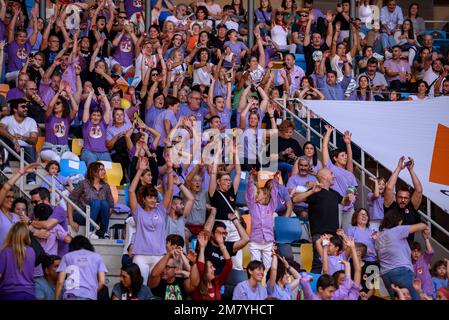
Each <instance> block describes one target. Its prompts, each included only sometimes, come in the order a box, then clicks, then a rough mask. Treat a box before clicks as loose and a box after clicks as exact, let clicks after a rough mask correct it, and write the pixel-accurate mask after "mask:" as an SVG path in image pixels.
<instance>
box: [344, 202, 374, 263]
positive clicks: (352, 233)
mask: <svg viewBox="0 0 449 320" xmlns="http://www.w3.org/2000/svg"><path fill="white" fill-rule="evenodd" d="M374 232H376V231H375V230H373V229H371V228H370V221H369V217H368V212H367V211H366V209H364V208H360V209H358V210H357V211H356V212H355V213H354V214H353V215H352V226H351V227H349V228H346V230H345V233H346V235H347V236H348V237H350V238H351V239H354V241H355V242H360V243H363V244H365V245H366V247H367V250H368V251H367V253H366V256H365V260H366V261H370V262H376V261H377V255H376V248H375V247H374V239H373V233H374Z"/></svg>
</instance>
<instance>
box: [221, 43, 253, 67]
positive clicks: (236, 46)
mask: <svg viewBox="0 0 449 320" xmlns="http://www.w3.org/2000/svg"><path fill="white" fill-rule="evenodd" d="M223 47H224V48H226V47H229V48H230V49H231V52H232V53H235V54H236V55H237V56H236V57H235V59H234V62H235V64H236V65H239V64H240V61H241V58H240V53H241V52H242V51H244V50H246V49H248V47H247V46H246V45H245V44H244V43H243V42H242V41H237V42H235V43H234V42H231V41H226V42H225V43H224V45H223Z"/></svg>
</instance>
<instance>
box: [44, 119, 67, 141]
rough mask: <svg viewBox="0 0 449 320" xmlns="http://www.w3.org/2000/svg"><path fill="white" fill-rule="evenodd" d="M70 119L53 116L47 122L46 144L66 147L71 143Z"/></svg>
mask: <svg viewBox="0 0 449 320" xmlns="http://www.w3.org/2000/svg"><path fill="white" fill-rule="evenodd" d="M69 127H70V123H69V119H68V118H59V117H56V116H55V115H51V116H50V117H49V118H47V119H46V120H45V142H49V143H51V144H55V145H59V146H61V145H62V146H65V145H67V144H68V143H69Z"/></svg>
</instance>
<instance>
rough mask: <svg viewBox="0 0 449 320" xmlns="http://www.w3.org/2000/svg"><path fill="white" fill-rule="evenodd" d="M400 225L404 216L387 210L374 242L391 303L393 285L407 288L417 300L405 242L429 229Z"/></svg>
mask: <svg viewBox="0 0 449 320" xmlns="http://www.w3.org/2000/svg"><path fill="white" fill-rule="evenodd" d="M402 224H403V216H402V215H401V214H400V213H399V212H398V211H395V210H389V211H388V212H386V213H385V218H384V220H383V221H382V224H381V226H380V233H379V235H378V236H377V239H376V240H375V246H376V251H377V255H378V257H379V262H380V274H381V276H382V280H383V281H384V284H385V287H386V288H387V290H388V292H389V293H390V297H391V298H392V299H393V298H394V290H393V285H396V286H399V287H401V288H407V289H408V291H409V292H410V295H411V297H412V299H413V300H419V299H420V298H419V295H418V293H417V292H416V290H415V288H414V287H413V279H414V273H413V265H412V261H411V259H410V256H411V250H410V246H409V244H408V242H407V238H408V237H409V234H413V233H415V232H418V231H424V230H428V227H427V225H425V224H424V223H418V224H413V225H402Z"/></svg>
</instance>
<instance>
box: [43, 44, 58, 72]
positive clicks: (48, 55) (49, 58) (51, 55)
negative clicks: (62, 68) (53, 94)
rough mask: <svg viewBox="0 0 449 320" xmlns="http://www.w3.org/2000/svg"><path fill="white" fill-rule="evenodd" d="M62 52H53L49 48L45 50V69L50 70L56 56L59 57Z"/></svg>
mask: <svg viewBox="0 0 449 320" xmlns="http://www.w3.org/2000/svg"><path fill="white" fill-rule="evenodd" d="M59 51H60V50H58V51H51V50H50V49H49V48H47V49H45V50H44V54H45V69H48V68H49V67H50V66H51V65H52V63H53V61H54V60H55V58H56V56H57V55H58V53H59Z"/></svg>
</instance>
